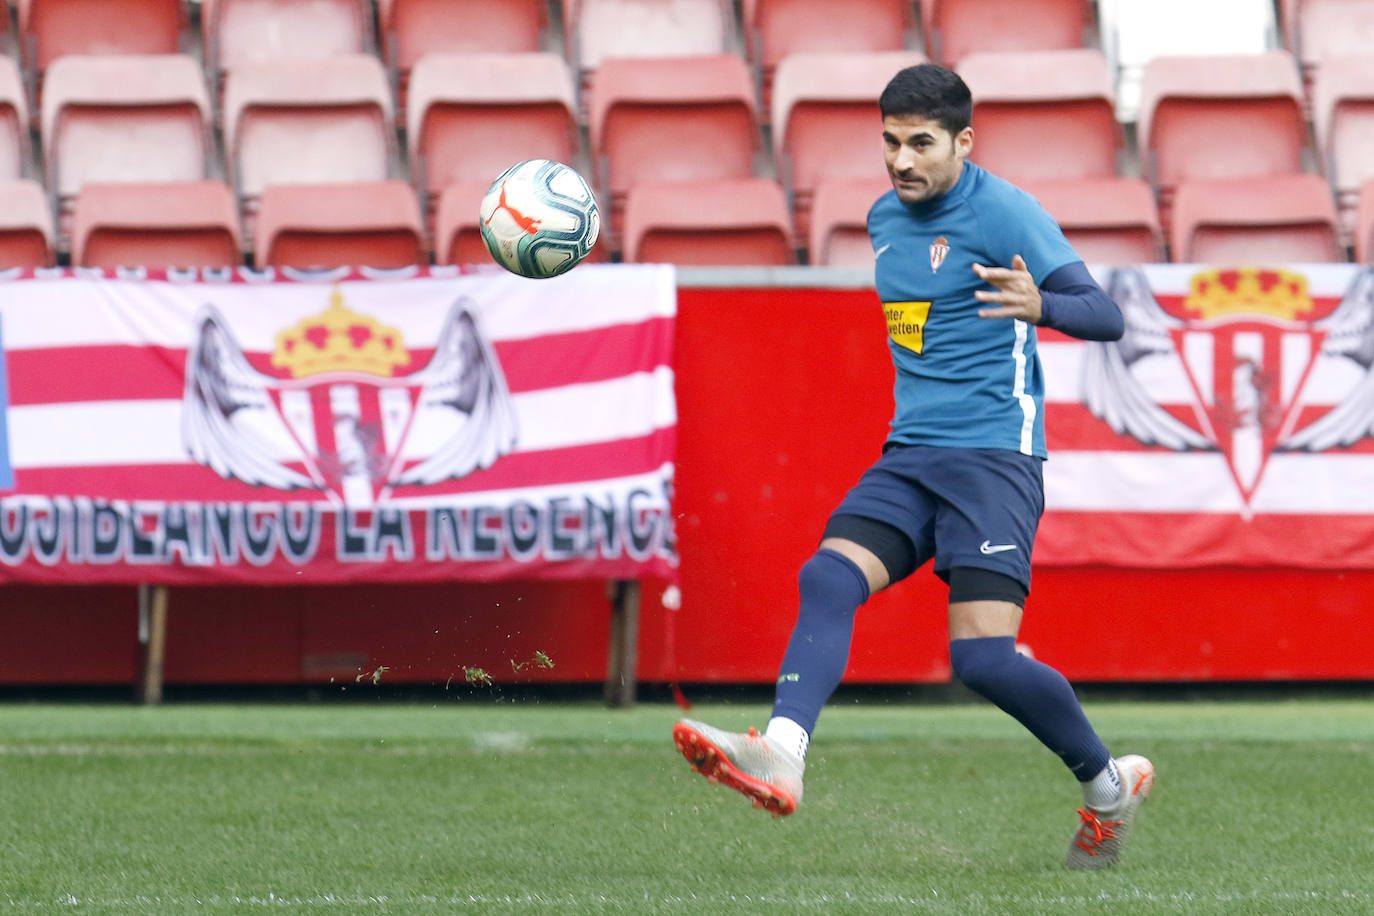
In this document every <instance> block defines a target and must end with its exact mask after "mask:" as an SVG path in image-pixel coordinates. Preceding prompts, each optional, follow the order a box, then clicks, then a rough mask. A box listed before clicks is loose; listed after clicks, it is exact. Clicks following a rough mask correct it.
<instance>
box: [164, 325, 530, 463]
mask: <svg viewBox="0 0 1374 916" xmlns="http://www.w3.org/2000/svg"><path fill="white" fill-rule="evenodd" d="M312 384H322V385H329V384H331V383H330V382H329V381H328V380H327V378H325V377H322V380H320V381H312ZM375 384H376V386H378V387H381V386H385V387H387V388H390V389H395V390H400V391H406V392H414V394H413V395H412V396H411V397H410V398H409V400H408V402H407V404H408V413H409V415H408V418H407V420H406V422H405V423H404V424H403V432H402V434H401V436H400V439H399V440H398V441H395V442H393V443H391V445H390V447H389V454H382V453H381V452H380V450H381V449H382V448H383V445H382V443H381V441H380V440H381V439H382V437H381V436H379V435H376V434H375V433H374V434H371V435H364V434H362V432H361V431H359V430H358V429H357V427H358V423H357V418H356V417H347V416H345V417H342V418H341V417H339V416H338V415H337V414H336V415H335V416H333V417H323V418H316V419H315V423H316V424H317V425H318V424H319V423H320V422H321V421H329V422H331V423H332V426H333V432H334V435H335V442H336V445H335V452H336V454H334V455H332V456H326V455H321V454H316V453H313V452H312V450H311V448H309V447H308V446H307V444H306V442H307V441H313V439H314V437H313V435H312V436H302V435H300V430H299V429H297V428H293V424H292V423H291V422H289V421H288V419H287V417H286V416H285V415H284V413H283V410H282V406H281V394H282V392H283V391H285V390H287V389H288V388H292V387H294V388H295V389H297V390H299V389H301V388H302V387H304V386H303V385H302V384H301V383H300V382H290V381H286V380H282V379H278V378H274V377H272V376H269V375H266V374H264V373H262V372H259V371H258V370H257V369H255V368H253V366H252V365H251V364H250V363H249V361H248V359H247V358H246V357H245V356H244V354H243V350H242V348H241V347H240V346H239V345H238V342H237V341H236V340H235V339H234V336H233V333H232V332H231V331H230V329H229V326H228V324H227V323H226V322H225V320H224V318H223V316H222V315H221V314H220V313H219V311H218V310H217V309H216V308H215V307H214V306H210V305H207V306H205V307H204V308H202V309H201V311H200V313H199V314H198V315H197V317H196V320H195V327H194V331H193V340H192V343H191V347H190V349H189V351H188V353H187V356H186V388H185V394H184V396H183V399H182V424H181V429H182V442H183V444H184V446H185V448H186V451H187V453H188V454H189V455H190V456H191V457H192V458H193V459H194V460H196V461H197V462H199V463H201V464H203V465H206V466H207V467H209V468H211V469H213V470H214V471H215V472H216V473H218V474H219V475H220V476H221V477H225V478H234V479H237V480H241V481H243V482H244V483H247V484H251V485H253V486H266V487H273V488H276V489H282V490H289V489H296V488H308V489H317V490H331V489H333V487H334V484H333V483H332V482H331V480H330V478H331V477H333V476H335V475H334V474H332V473H330V468H334V469H339V468H343V469H345V471H347V472H349V473H357V472H358V471H359V469H360V468H363V469H366V470H365V473H367V474H368V475H369V476H370V478H371V483H372V484H373V485H374V486H375V487H389V486H395V485H401V484H421V485H424V484H433V483H437V482H439V481H443V480H449V479H453V478H459V477H464V476H466V475H468V474H470V473H472V472H473V471H475V470H478V469H484V468H488V467H490V466H491V465H492V464H493V463H495V461H496V460H497V459H498V458H500V457H501V456H502V455H504V454H507V453H509V452H510V451H512V450H513V449H514V447H515V442H516V438H517V424H516V416H515V407H514V404H513V402H512V400H511V396H510V391H509V390H508V388H507V386H506V380H505V375H504V373H503V372H502V371H501V366H500V363H498V362H497V359H496V354H495V352H494V350H493V349H492V347H491V344H490V342H489V341H488V340H487V339H486V337H485V335H483V334H482V332H481V330H480V328H479V326H478V323H477V319H476V317H475V315H474V314H473V312H472V310H471V309H470V308H469V307H468V300H459V301H458V302H456V303H455V304H454V305H453V306H452V307H451V308H450V309H449V312H448V314H447V316H446V317H445V320H444V325H443V328H442V330H441V331H440V334H439V340H438V343H437V346H436V348H435V351H434V355H433V357H432V358H431V360H430V362H429V364H428V365H426V366H425V367H423V368H422V369H419V370H418V371H416V372H414V373H412V374H411V375H409V376H403V377H400V378H380V377H379V378H377V379H375ZM326 400H328V399H326ZM407 443H409V444H410V447H406V446H407ZM403 457H404V458H407V459H411V460H412V461H413V463H410V464H409V466H407V464H408V462H407V461H405V460H402V458H403ZM298 467H300V468H304V472H302V471H300V470H297V469H296V468H298Z"/></svg>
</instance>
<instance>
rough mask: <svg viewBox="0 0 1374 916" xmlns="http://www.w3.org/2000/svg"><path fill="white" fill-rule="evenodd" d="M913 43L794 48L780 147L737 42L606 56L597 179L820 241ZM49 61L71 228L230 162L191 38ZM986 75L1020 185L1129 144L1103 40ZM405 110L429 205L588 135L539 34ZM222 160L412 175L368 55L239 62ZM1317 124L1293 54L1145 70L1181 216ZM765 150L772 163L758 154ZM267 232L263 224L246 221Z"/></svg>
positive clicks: (278, 178)
mask: <svg viewBox="0 0 1374 916" xmlns="http://www.w3.org/2000/svg"><path fill="white" fill-rule="evenodd" d="M922 59H923V57H922V56H921V55H920V54H919V53H917V52H909V51H896V52H874V53H867V54H857V55H840V54H796V55H791V56H790V57H789V58H787V59H786V60H784V61H783V63H782V64H781V65H780V66H779V69H778V74H777V79H776V86H775V92H774V96H773V100H772V102H773V117H772V120H773V122H774V127H773V130H772V133H771V136H772V141H773V145H772V148H771V149H768V150H765V149H763V148H762V137H763V134H762V132H761V125H760V120H759V118H758V114H757V110H756V107H755V105H754V101H753V95H752V93H751V91H750V87H749V73H748V69H747V66H746V65H745V63H744V61H743V60H742V59H741V58H739V57H737V56H734V55H707V56H700V57H693V58H678V59H670V58H660V59H621V58H613V59H610V60H607V61H606V62H605V63H604V64H603V67H602V71H603V72H602V73H601V74H600V76H599V78H598V81H597V84H596V85H595V86H594V87H593V88H592V89H591V90H590V92H589V97H590V115H589V137H590V147H591V149H590V150H589V151H588V153H589V160H590V165H591V175H592V177H593V179H594V181H595V184H596V185H597V187H598V188H599V190H600V191H601V193H602V194H603V195H605V196H606V197H607V199H608V213H609V217H610V219H609V230H610V232H611V234H612V239H613V241H614V233H615V232H617V231H618V230H619V227H620V220H621V214H622V212H623V209H624V203H625V197H626V194H627V192H628V190H629V189H630V188H631V187H633V186H634V185H636V184H638V183H641V182H645V181H656V182H662V181H689V180H715V179H742V178H749V177H771V173H772V172H773V171H774V170H776V174H777V175H778V176H779V177H780V178H781V179H782V180H783V182H784V185H785V187H786V189H787V192H788V194H789V197H790V199H791V205H792V207H793V209H794V211H795V216H796V232H797V235H798V239H799V240H801V241H805V240H806V239H807V237H808V236H807V232H808V212H809V210H810V207H811V197H812V195H813V194H814V193H815V190H816V187H817V186H818V185H819V184H820V183H821V182H823V181H827V180H841V179H851V178H853V179H865V178H881V177H882V174H883V173H882V166H881V163H880V161H879V158H878V155H877V154H876V152H875V150H874V143H873V136H874V134H875V132H876V129H877V126H876V124H877V122H876V118H875V113H874V110H873V107H874V106H873V99H874V98H875V97H876V96H877V94H878V93H879V92H880V90H881V88H882V86H883V85H884V83H885V82H886V80H887V79H888V78H889V77H890V76H891V74H892V73H893V72H895V71H896V70H897V69H899V68H901V67H903V66H906V65H908V64H911V63H915V62H917V61H919V60H922ZM1365 62H1366V61H1365V60H1364V59H1360V60H1352V61H1351V62H1350V65H1349V67H1348V68H1346V69H1342V67H1339V66H1335V65H1334V64H1333V66H1332V67H1329V68H1327V70H1326V72H1325V75H1324V76H1323V78H1322V82H1321V83H1320V86H1321V87H1322V92H1321V98H1322V99H1324V100H1325V102H1324V104H1323V105H1321V106H1319V108H1318V111H1317V115H1316V117H1317V118H1318V127H1319V129H1318V132H1317V135H1318V138H1319V140H1322V141H1323V143H1322V144H1321V152H1322V153H1323V154H1324V155H1323V159H1324V160H1325V162H1326V166H1327V168H1326V171H1327V175H1328V178H1329V179H1330V180H1331V181H1332V183H1333V185H1334V187H1335V188H1336V190H1337V192H1338V195H1339V196H1338V201H1339V202H1340V204H1341V206H1342V208H1343V211H1342V212H1343V218H1344V221H1345V226H1346V228H1347V230H1349V229H1350V228H1352V227H1353V208H1354V201H1355V194H1356V191H1357V189H1358V187H1359V186H1360V184H1362V183H1363V181H1364V180H1365V179H1366V178H1368V177H1370V176H1374V153H1371V152H1370V151H1371V149H1374V146H1371V144H1369V143H1368V142H1366V141H1367V139H1368V137H1369V136H1370V132H1371V129H1372V128H1371V126H1370V125H1371V124H1374V119H1372V118H1371V115H1372V114H1374V82H1371V78H1370V76H1369V73H1370V72H1372V71H1371V68H1369V67H1367V66H1363V64H1364V63H1365ZM50 69H51V72H50V74H49V78H48V82H49V87H48V89H49V91H48V92H46V93H45V97H44V105H43V113H42V118H41V131H40V134H41V137H42V143H43V154H44V156H43V158H44V164H45V174H46V178H47V183H48V185H49V188H50V190H51V191H52V192H53V193H54V195H55V196H56V199H57V202H58V205H59V215H60V216H61V217H63V221H62V222H61V224H60V228H61V229H62V230H63V233H64V235H65V229H66V222H65V217H66V216H67V215H68V214H69V209H70V208H69V203H70V201H71V199H72V197H73V195H74V194H75V192H76V191H77V190H78V189H79V188H80V187H81V186H82V185H83V184H85V183H87V182H91V181H95V182H109V181H118V180H131V181H139V180H144V181H146V180H195V179H201V178H209V177H215V169H214V168H212V167H211V163H210V160H211V159H212V158H213V156H214V155H215V150H214V142H213V137H212V136H211V129H210V118H209V114H208V110H209V107H210V103H209V100H208V92H207V89H206V87H205V86H204V84H203V81H202V80H201V79H200V77H199V75H198V71H197V68H196V66H195V63H194V61H193V60H192V59H191V58H190V57H188V56H186V55H146V56H140V57H136V58H135V57H130V56H107V57H70V56H69V57H65V58H61V59H59V60H58V61H56V62H55V63H54V65H53V67H52V68H50ZM961 69H962V70H963V72H964V73H965V76H966V78H967V79H968V81H969V83H970V85H971V87H972V88H973V91H974V93H975V100H976V103H975V108H974V127H975V133H976V136H977V141H976V143H975V147H974V159H975V161H978V162H979V163H980V164H983V165H985V166H987V167H988V168H990V169H991V170H992V171H994V172H996V173H998V174H1000V175H1003V176H1004V177H1006V178H1008V179H1010V180H1012V181H1016V182H1027V181H1048V180H1068V179H1096V178H1105V177H1110V176H1113V175H1117V174H1118V173H1117V168H1116V163H1117V159H1118V158H1119V157H1120V156H1121V155H1122V152H1123V135H1122V131H1121V128H1120V125H1119V124H1118V123H1117V122H1116V121H1115V120H1114V118H1113V117H1112V114H1111V101H1110V97H1109V94H1108V88H1107V76H1106V72H1105V64H1104V62H1103V58H1102V57H1101V55H1099V54H1097V53H1096V52H1093V51H1090V50H1077V51H1065V52H1032V53H1028V54H1019V55H1018V54H991V53H989V54H975V55H971V56H970V57H969V58H968V59H967V60H966V62H965V64H964V66H963V67H962V68H961ZM6 80H8V82H9V84H10V90H9V91H10V94H11V100H10V103H9V104H8V105H5V104H2V103H0V118H3V119H4V120H3V122H0V128H3V126H4V125H5V124H8V127H9V135H10V138H11V143H10V144H8V146H7V148H6V149H4V150H0V169H4V168H8V169H9V170H8V171H0V177H10V178H13V177H19V175H20V174H22V163H23V161H24V159H25V157H26V155H27V154H26V151H25V148H24V144H25V142H26V140H27V132H26V131H25V130H24V129H23V123H24V120H25V115H24V101H23V97H22V94H15V93H14V84H15V83H17V81H18V76H17V74H16V73H15V72H13V69H12V68H10V70H9V71H8V72H6V71H5V69H4V68H3V67H0V97H2V96H3V93H4V92H5V87H4V84H5V82H6ZM414 84H415V85H414V91H413V92H412V93H411V95H410V98H409V99H408V106H407V111H406V115H405V117H404V124H405V136H406V139H407V144H406V145H407V161H408V166H409V168H408V172H409V175H410V178H411V180H412V181H413V182H414V183H415V184H416V186H417V187H418V188H420V189H421V190H422V191H423V193H424V205H425V212H426V215H427V218H430V217H432V215H433V207H434V205H435V203H436V202H437V199H438V196H439V194H440V193H441V192H442V191H443V189H444V188H445V187H447V186H448V185H451V184H455V183H461V184H474V185H484V184H485V183H486V182H488V181H489V180H490V178H491V177H492V176H493V175H495V174H497V173H499V172H500V171H501V170H502V169H503V168H504V167H505V166H507V165H509V164H510V163H511V162H512V161H518V160H519V159H524V158H536V157H541V158H550V159H557V160H560V161H574V160H575V159H576V158H577V157H578V156H579V155H580V150H579V133H578V128H577V123H576V119H575V115H574V112H573V101H572V99H573V92H574V89H573V85H572V77H571V74H570V72H569V70H568V68H567V67H566V65H565V64H564V63H563V62H562V61H561V60H560V59H559V58H558V57H557V56H556V55H552V54H547V53H541V52H527V53H521V54H512V55H498V54H482V55H427V56H426V57H425V58H423V59H422V60H421V62H420V63H419V64H418V65H417V68H416V75H415V79H414ZM224 108H225V126H224V131H223V139H224V154H225V171H226V173H227V175H228V177H229V179H230V180H231V182H232V184H233V185H234V188H235V190H236V192H237V193H238V195H239V199H240V204H241V205H242V207H243V209H244V211H245V214H246V216H248V217H249V220H250V222H251V214H252V211H253V210H254V208H255V201H256V198H257V196H258V195H259V194H260V193H261V191H262V189H263V188H264V187H266V186H267V185H269V184H273V183H301V182H310V181H315V182H331V181H342V182H353V181H370V180H383V179H387V178H394V177H397V175H396V174H395V170H394V169H393V163H394V161H395V160H396V157H397V156H398V149H397V147H398V145H399V144H398V135H397V124H396V121H397V119H396V117H395V114H394V112H393V110H392V108H391V102H390V94H389V92H388V86H387V82H386V77H385V74H384V72H383V70H382V65H381V64H380V62H379V61H378V60H377V58H375V57H373V56H371V55H336V56H333V57H327V58H320V59H317V60H302V59H280V60H275V61H268V62H263V63H259V64H255V65H243V66H241V67H239V68H238V69H237V70H236V71H235V72H234V73H233V74H232V76H231V78H230V79H229V81H228V82H227V84H226V88H225V105H224ZM1306 136H1307V130H1306V123H1305V120H1304V115H1303V111H1302V103H1301V99H1300V98H1299V93H1298V77H1297V73H1296V68H1295V66H1294V65H1293V61H1292V58H1291V57H1290V56H1289V55H1287V54H1286V52H1281V51H1276V52H1269V53H1267V54H1263V55H1249V56H1230V57H1217V58H1208V57H1193V58H1161V59H1158V60H1156V61H1153V62H1152V63H1151V65H1150V67H1149V68H1147V74H1146V80H1145V83H1144V93H1143V105H1142V120H1141V123H1140V125H1139V129H1138V138H1139V140H1138V143H1139V152H1140V157H1141V160H1142V163H1143V168H1144V172H1145V176H1146V178H1147V179H1148V180H1149V181H1150V182H1151V185H1152V187H1153V188H1154V189H1155V190H1156V191H1157V193H1158V196H1159V203H1160V207H1161V217H1162V221H1163V224H1164V225H1165V227H1166V228H1167V225H1168V222H1169V210H1170V207H1171V205H1172V198H1173V194H1174V190H1175V188H1176V186H1177V185H1178V183H1179V182H1181V181H1184V180H1189V179H1206V178H1214V177H1240V176H1245V175H1271V174H1297V173H1301V172H1303V171H1304V156H1305V154H1306V153H1307V150H1306V146H1307V144H1306ZM759 160H763V162H762V164H760V162H759ZM247 229H248V233H249V236H250V237H251V232H252V227H251V224H250V225H248V226H247Z"/></svg>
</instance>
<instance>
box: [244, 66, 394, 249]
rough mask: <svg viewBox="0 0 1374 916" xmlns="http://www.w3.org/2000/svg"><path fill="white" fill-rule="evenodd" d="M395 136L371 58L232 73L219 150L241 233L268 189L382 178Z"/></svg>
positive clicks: (386, 90)
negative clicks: (237, 204)
mask: <svg viewBox="0 0 1374 916" xmlns="http://www.w3.org/2000/svg"><path fill="white" fill-rule="evenodd" d="M395 137H396V130H395V120H394V118H393V115H392V109H391V91H390V87H389V86H388V84H387V80H386V72H385V70H384V69H383V67H382V64H381V61H380V60H378V59H377V58H376V57H374V56H372V55H368V54H345V55H339V56H336V57H327V58H318V59H313V60H312V59H308V58H301V59H290V60H287V59H283V60H276V61H268V62H265V63H256V64H244V65H242V66H240V67H238V68H236V69H235V70H233V71H232V72H231V73H230V74H229V77H228V80H227V81H226V83H225V87H224V150H225V158H226V160H227V161H226V165H227V166H228V168H229V169H230V171H231V173H232V174H233V175H234V178H235V190H236V192H237V193H238V195H239V200H240V206H241V208H242V209H243V212H244V229H245V234H246V235H247V236H248V237H249V238H251V237H252V221H251V215H252V213H253V211H254V210H255V208H256V201H257V198H258V196H259V195H260V194H261V193H262V191H263V189H264V188H265V187H267V186H268V185H271V184H306V183H311V182H322V183H338V182H353V181H382V180H385V179H387V178H389V177H390V175H391V169H392V159H393V156H394V155H395V142H396V141H395Z"/></svg>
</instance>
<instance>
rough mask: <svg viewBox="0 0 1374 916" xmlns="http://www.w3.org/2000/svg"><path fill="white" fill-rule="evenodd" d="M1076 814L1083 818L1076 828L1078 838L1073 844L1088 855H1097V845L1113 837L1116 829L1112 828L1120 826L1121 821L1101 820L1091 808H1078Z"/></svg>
mask: <svg viewBox="0 0 1374 916" xmlns="http://www.w3.org/2000/svg"><path fill="white" fill-rule="evenodd" d="M1078 816H1079V817H1081V818H1082V819H1083V824H1082V825H1081V826H1080V827H1079V828H1078V839H1077V840H1075V841H1074V844H1073V845H1075V846H1077V847H1078V848H1079V849H1081V850H1083V851H1084V852H1086V853H1087V854H1088V855H1090V856H1095V855H1097V850H1098V847H1100V846H1101V845H1102V843H1103V842H1104V841H1106V840H1111V839H1115V838H1116V831H1114V830H1112V828H1113V827H1119V826H1121V821H1104V820H1102V819H1101V818H1100V817H1098V816H1097V812H1096V811H1094V810H1093V809H1092V808H1079V809H1078Z"/></svg>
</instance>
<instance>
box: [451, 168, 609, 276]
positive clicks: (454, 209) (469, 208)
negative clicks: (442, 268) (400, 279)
mask: <svg viewBox="0 0 1374 916" xmlns="http://www.w3.org/2000/svg"><path fill="white" fill-rule="evenodd" d="M489 187H491V183H490V182H487V181H480V182H457V183H454V184H451V185H448V186H447V187H445V188H444V189H443V191H441V192H440V194H439V202H438V204H437V205H436V206H435V212H434V263H436V264H491V263H492V259H491V255H490V254H488V253H487V246H486V245H485V244H484V243H483V242H482V234H481V232H480V231H479V229H478V224H479V223H480V222H481V214H480V213H479V210H480V208H481V204H482V197H483V195H485V194H486V193H487V189H488V188H489ZM608 260H610V246H609V245H608V244H607V243H606V242H605V241H604V239H603V240H601V241H598V242H597V244H596V245H595V247H593V248H592V250H591V253H590V254H588V255H587V257H586V259H585V260H584V261H583V262H582V263H584V264H598V263H605V262H606V261H608Z"/></svg>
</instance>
